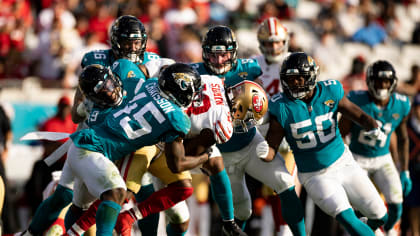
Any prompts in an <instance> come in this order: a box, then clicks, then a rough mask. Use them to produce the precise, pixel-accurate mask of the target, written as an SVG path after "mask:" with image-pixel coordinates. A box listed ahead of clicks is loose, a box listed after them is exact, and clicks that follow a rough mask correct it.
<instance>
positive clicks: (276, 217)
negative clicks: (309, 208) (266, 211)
mask: <svg viewBox="0 0 420 236" xmlns="http://www.w3.org/2000/svg"><path fill="white" fill-rule="evenodd" d="M268 202H269V203H270V205H271V212H272V213H273V221H274V230H275V232H280V226H281V225H287V223H286V221H285V220H284V218H283V215H282V214H281V204H280V198H279V197H278V196H276V195H272V196H269V197H268Z"/></svg>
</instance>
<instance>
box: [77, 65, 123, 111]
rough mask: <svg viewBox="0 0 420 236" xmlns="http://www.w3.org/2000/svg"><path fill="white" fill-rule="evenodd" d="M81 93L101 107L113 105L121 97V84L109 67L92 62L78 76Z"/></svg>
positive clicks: (118, 101)
mask: <svg viewBox="0 0 420 236" xmlns="http://www.w3.org/2000/svg"><path fill="white" fill-rule="evenodd" d="M79 87H80V90H81V91H82V93H83V95H84V96H85V97H86V98H88V99H89V100H91V101H92V102H94V103H95V104H97V105H99V106H101V107H104V108H105V107H113V106H118V105H120V104H121V102H122V99H123V92H122V84H121V81H120V79H119V78H118V77H115V76H114V74H113V73H112V72H111V70H110V69H109V68H106V67H104V66H102V65H98V64H92V65H88V66H86V67H85V68H83V71H82V73H81V74H80V76H79Z"/></svg>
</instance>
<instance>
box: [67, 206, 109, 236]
mask: <svg viewBox="0 0 420 236" xmlns="http://www.w3.org/2000/svg"><path fill="white" fill-rule="evenodd" d="M99 204H101V200H96V201H95V202H94V203H93V204H92V205H90V207H89V209H88V210H87V211H85V212H84V213H83V215H82V216H81V217H80V218H79V219H78V220H77V221H76V223H74V224H73V225H72V226H71V228H70V229H68V230H67V233H68V234H69V235H82V234H83V233H84V232H86V231H87V230H88V229H89V228H90V227H92V225H94V224H95V223H96V211H97V210H98V206H99ZM66 228H67V227H66Z"/></svg>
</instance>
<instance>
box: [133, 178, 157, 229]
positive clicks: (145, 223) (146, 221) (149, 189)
mask: <svg viewBox="0 0 420 236" xmlns="http://www.w3.org/2000/svg"><path fill="white" fill-rule="evenodd" d="M154 192H155V189H154V187H153V184H148V185H144V186H141V188H140V191H139V192H138V193H137V194H136V195H135V197H136V201H137V202H142V201H144V200H146V199H147V198H148V197H149V196H150V195H152V194H153V193H154ZM158 224H159V213H154V214H150V215H149V216H148V217H146V218H143V219H141V220H139V221H137V225H138V226H139V229H140V231H141V234H142V235H150V236H153V235H157V230H158Z"/></svg>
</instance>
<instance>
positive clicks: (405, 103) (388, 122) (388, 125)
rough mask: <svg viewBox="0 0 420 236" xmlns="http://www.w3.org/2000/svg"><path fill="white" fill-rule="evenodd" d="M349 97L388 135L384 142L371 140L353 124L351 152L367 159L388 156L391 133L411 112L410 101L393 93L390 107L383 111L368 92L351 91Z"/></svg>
mask: <svg viewBox="0 0 420 236" xmlns="http://www.w3.org/2000/svg"><path fill="white" fill-rule="evenodd" d="M347 96H348V98H349V100H350V101H352V102H353V103H355V104H356V105H358V106H359V107H360V108H361V109H362V110H363V111H364V112H366V113H367V114H368V115H370V116H372V117H373V118H374V119H375V120H376V122H377V123H378V125H379V127H380V128H381V130H382V131H383V132H384V133H385V134H386V138H384V139H383V140H377V139H370V138H369V137H367V136H365V135H364V132H366V131H365V130H364V129H363V128H362V127H360V126H359V125H357V124H353V126H352V128H351V142H350V146H349V147H350V150H351V151H352V152H353V153H356V154H358V155H361V156H365V157H378V156H382V155H385V154H388V153H389V142H390V137H391V133H392V132H393V131H394V130H395V129H396V128H397V127H398V126H399V125H400V123H401V121H402V119H403V118H404V117H406V116H407V115H408V113H409V112H410V100H409V99H408V97H407V96H405V95H402V94H399V93H393V94H391V96H390V98H389V102H388V105H386V107H385V108H383V109H381V108H379V107H378V106H376V104H375V103H374V102H373V100H372V99H371V98H370V97H369V94H368V91H351V92H350V93H349V94H348V95H347Z"/></svg>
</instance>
